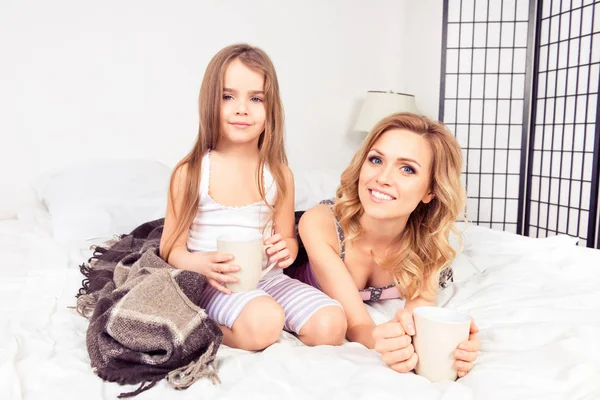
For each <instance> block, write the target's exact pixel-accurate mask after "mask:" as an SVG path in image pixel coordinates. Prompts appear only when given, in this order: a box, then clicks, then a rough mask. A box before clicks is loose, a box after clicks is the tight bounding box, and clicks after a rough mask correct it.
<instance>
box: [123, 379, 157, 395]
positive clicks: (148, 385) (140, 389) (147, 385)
mask: <svg viewBox="0 0 600 400" xmlns="http://www.w3.org/2000/svg"><path fill="white" fill-rule="evenodd" d="M156 382H158V381H150V382H142V383H141V384H140V387H138V388H137V389H136V390H134V391H133V392H124V393H121V394H120V395H118V396H117V398H119V399H125V398H127V397H134V396H137V395H138V394H140V393H142V392H145V391H146V390H148V389H152V388H153V387H154V385H156Z"/></svg>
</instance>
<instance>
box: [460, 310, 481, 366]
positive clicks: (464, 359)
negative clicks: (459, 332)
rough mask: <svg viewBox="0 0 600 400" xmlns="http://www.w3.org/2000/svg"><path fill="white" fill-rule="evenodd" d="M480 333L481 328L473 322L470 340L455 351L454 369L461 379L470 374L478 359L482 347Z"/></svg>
mask: <svg viewBox="0 0 600 400" xmlns="http://www.w3.org/2000/svg"><path fill="white" fill-rule="evenodd" d="M478 332H479V328H477V325H475V322H474V321H473V320H471V329H470V334H469V340H467V341H465V342H462V343H461V344H460V345H458V349H456V350H455V351H454V358H456V361H455V362H454V367H455V368H456V371H457V372H458V377H459V378H462V377H463V376H465V375H467V374H468V373H469V371H470V370H471V369H472V368H473V363H474V362H475V359H477V352H478V351H479V348H480V347H481V343H480V342H479V337H478V336H477V333H478Z"/></svg>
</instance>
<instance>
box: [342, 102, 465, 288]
mask: <svg viewBox="0 0 600 400" xmlns="http://www.w3.org/2000/svg"><path fill="white" fill-rule="evenodd" d="M391 129H405V130H408V131H411V132H413V133H416V134H418V135H421V136H422V137H423V138H424V139H425V140H426V141H427V142H428V143H429V146H430V147H431V151H432V156H433V157H432V165H431V171H430V178H429V179H430V187H429V191H430V193H432V194H433V195H434V196H433V199H432V200H431V201H430V202H429V203H427V204H425V203H423V202H421V203H419V205H418V206H417V207H416V209H415V210H414V211H413V212H412V213H411V214H410V216H409V218H408V222H407V224H406V227H405V229H404V231H403V232H399V234H398V237H397V244H398V248H399V250H398V251H394V252H388V254H385V256H384V257H377V259H376V260H375V261H376V262H377V264H378V265H380V266H381V267H382V268H384V269H385V270H387V271H389V272H390V274H391V275H392V276H393V278H394V282H395V284H396V286H397V287H398V289H399V290H400V293H401V294H402V295H403V296H404V297H405V299H407V300H408V299H414V298H416V297H419V296H420V297H423V298H426V299H428V300H433V299H434V298H435V295H436V293H437V286H438V284H439V274H440V272H441V271H442V270H443V269H444V268H445V267H447V266H449V265H450V263H451V262H452V260H454V258H455V257H456V251H455V250H454V249H453V248H452V246H451V245H450V241H449V236H450V232H453V233H454V234H456V236H457V237H458V238H459V240H460V239H461V234H460V232H459V231H458V230H457V229H456V228H455V226H454V222H455V221H456V220H458V219H460V220H464V206H465V201H466V194H465V190H464V187H463V185H462V182H461V179H460V175H461V168H462V152H461V148H460V146H459V144H458V142H457V141H456V139H455V138H454V136H453V135H452V133H451V132H450V131H449V130H448V129H447V128H446V127H445V126H444V125H443V124H442V123H440V122H437V121H433V120H430V119H428V118H426V117H423V116H419V115H415V114H411V113H398V114H393V115H390V116H389V117H387V118H385V119H383V120H381V121H380V122H379V123H378V124H377V125H376V126H375V127H374V128H373V129H372V130H371V132H370V133H369V135H368V136H367V138H366V139H365V140H364V142H363V144H362V145H361V147H360V148H359V149H358V151H357V152H356V154H355V155H354V157H353V158H352V161H351V162H350V165H349V166H348V168H346V170H345V171H344V172H343V173H342V177H341V184H340V186H339V188H338V189H337V193H336V199H335V205H334V211H335V214H336V216H337V217H338V218H339V220H340V224H341V226H342V229H343V230H344V233H345V240H346V241H349V242H352V241H355V240H356V239H358V238H359V237H360V235H361V226H360V217H361V216H362V214H363V212H364V209H363V206H362V204H361V202H360V199H359V197H358V180H359V176H360V171H361V169H362V166H363V164H364V162H365V160H366V158H367V154H368V153H369V151H370V150H371V148H372V147H373V145H374V143H375V142H376V141H377V140H378V139H379V138H380V137H381V136H382V135H383V134H384V133H385V132H387V131H389V130H391ZM461 242H462V241H461ZM393 247H394V248H396V246H393Z"/></svg>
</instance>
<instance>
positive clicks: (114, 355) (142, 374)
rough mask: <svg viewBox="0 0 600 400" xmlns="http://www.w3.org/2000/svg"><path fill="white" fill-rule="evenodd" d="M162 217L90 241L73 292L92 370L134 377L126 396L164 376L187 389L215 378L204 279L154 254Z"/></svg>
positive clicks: (112, 377)
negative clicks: (101, 242)
mask: <svg viewBox="0 0 600 400" xmlns="http://www.w3.org/2000/svg"><path fill="white" fill-rule="evenodd" d="M163 223H164V220H163V219H160V220H156V221H151V222H147V223H145V224H143V225H141V226H139V227H138V228H136V229H135V230H133V231H132V232H131V233H130V234H129V235H124V236H122V237H119V238H118V239H116V241H113V243H110V244H109V245H108V246H106V247H96V249H95V252H94V255H93V257H92V258H90V260H89V261H88V263H86V264H83V265H81V266H80V268H81V272H82V273H83V274H84V275H85V276H86V279H84V281H83V287H82V288H81V289H80V290H79V294H78V298H77V310H78V312H79V313H80V314H81V315H83V316H85V317H87V318H89V320H90V325H89V327H88V330H87V336H86V342H87V349H88V353H89V356H90V361H91V365H92V368H94V371H95V372H96V373H97V374H98V376H100V377H101V378H102V379H104V380H107V381H111V382H118V383H120V384H136V383H140V387H139V388H138V390H136V391H134V392H131V393H123V394H121V396H119V397H129V396H133V395H136V394H138V393H141V392H142V391H144V390H147V389H149V388H151V387H152V386H154V385H155V384H156V382H158V381H160V380H161V379H163V378H165V377H166V378H167V381H168V382H169V383H170V384H171V385H172V386H173V387H175V388H176V389H185V388H187V387H189V386H190V385H191V384H193V383H194V382H195V381H196V380H197V379H199V378H201V377H208V378H210V379H212V381H213V383H215V382H217V381H218V376H217V373H216V369H215V355H216V352H217V349H218V347H219V345H220V344H221V341H222V336H223V334H222V332H221V330H220V329H219V327H218V326H217V324H216V323H215V322H214V321H212V320H211V319H209V318H208V316H207V315H206V313H205V312H204V310H203V309H202V308H200V307H198V305H197V304H198V300H199V299H200V295H201V293H202V288H203V287H204V277H203V276H202V275H200V274H197V273H195V272H189V271H182V270H178V269H175V268H173V267H171V266H170V265H168V264H167V263H165V262H164V261H163V260H162V259H161V258H160V256H159V255H158V248H159V243H160V236H161V234H162V227H163Z"/></svg>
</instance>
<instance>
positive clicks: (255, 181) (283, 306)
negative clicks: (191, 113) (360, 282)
mask: <svg viewBox="0 0 600 400" xmlns="http://www.w3.org/2000/svg"><path fill="white" fill-rule="evenodd" d="M199 108H200V127H199V130H198V138H197V140H196V143H195V144H194V147H193V148H192V151H191V152H190V153H189V154H188V155H187V156H186V157H184V158H183V159H182V160H181V161H180V162H179V163H178V164H177V166H176V167H175V170H174V172H173V175H172V178H171V185H170V190H169V201H168V206H167V214H166V219H165V228H164V233H163V237H162V240H161V245H160V252H161V256H162V257H163V258H164V259H165V260H166V261H167V262H168V263H170V264H171V265H173V266H174V267H176V268H181V269H185V270H190V271H195V272H198V273H200V274H203V275H205V276H206V278H207V285H206V286H205V288H204V293H203V296H202V300H201V304H200V306H201V307H203V308H204V309H205V310H206V312H207V313H208V315H209V317H210V318H212V319H213V320H215V321H216V322H217V323H218V324H219V325H220V327H221V330H222V331H223V341H224V343H225V344H226V345H228V346H231V347H236V348H240V349H246V350H262V349H264V348H266V347H268V346H269V345H271V344H273V343H274V342H275V341H276V340H277V339H278V338H279V335H280V333H281V330H282V328H285V329H286V330H288V331H291V332H294V333H296V334H297V335H298V337H299V338H300V340H301V341H302V342H304V343H305V344H308V345H318V344H339V343H341V342H342V341H343V338H344V333H345V331H344V328H345V317H344V314H343V311H342V309H341V307H340V305H339V303H338V302H337V301H335V300H332V299H331V298H329V297H328V296H327V295H325V294H323V293H322V292H320V291H319V290H317V289H315V288H313V287H311V286H309V285H306V284H303V283H301V282H299V281H297V280H295V279H291V278H289V277H287V276H286V275H284V274H283V273H282V268H286V267H288V266H290V265H291V264H292V262H293V261H294V259H295V258H296V255H297V253H298V244H297V241H296V238H295V232H294V179H293V176H292V173H291V171H290V169H289V168H288V166H287V158H286V155H285V151H284V143H283V108H282V105H281V100H280V98H279V85H278V82H277V76H276V74H275V69H274V68H273V64H272V63H271V60H270V59H269V57H268V56H267V55H266V54H265V53H264V52H263V51H262V50H260V49H258V48H255V47H251V46H248V45H245V44H237V45H232V46H229V47H226V48H224V49H223V50H221V51H220V52H219V53H217V55H215V56H214V57H213V59H212V60H211V61H210V63H209V65H208V67H207V69H206V72H205V75H204V79H203V81H202V87H201V89H200V99H199ZM236 232H239V233H241V234H243V233H246V232H260V233H261V234H262V235H263V237H264V238H265V239H266V240H265V243H266V244H271V245H272V246H271V247H270V248H268V250H267V255H268V256H269V259H268V261H269V263H271V262H277V267H278V268H274V269H272V270H271V271H270V272H269V273H267V275H266V276H265V277H264V278H263V279H262V280H261V281H260V282H259V284H258V289H257V290H254V291H250V292H242V293H235V294H232V293H231V291H230V290H228V289H227V288H226V287H225V286H224V283H227V282H236V278H234V277H233V276H231V275H228V273H229V272H234V271H238V270H239V266H236V265H232V264H226V262H227V261H230V260H232V259H233V257H232V256H231V255H229V254H219V253H217V252H215V249H216V241H217V237H219V236H221V235H223V234H225V233H236ZM233 261H234V262H235V260H233Z"/></svg>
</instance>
